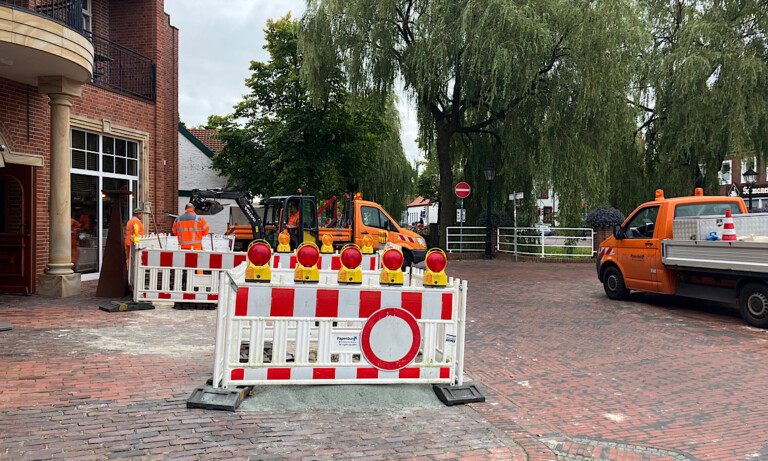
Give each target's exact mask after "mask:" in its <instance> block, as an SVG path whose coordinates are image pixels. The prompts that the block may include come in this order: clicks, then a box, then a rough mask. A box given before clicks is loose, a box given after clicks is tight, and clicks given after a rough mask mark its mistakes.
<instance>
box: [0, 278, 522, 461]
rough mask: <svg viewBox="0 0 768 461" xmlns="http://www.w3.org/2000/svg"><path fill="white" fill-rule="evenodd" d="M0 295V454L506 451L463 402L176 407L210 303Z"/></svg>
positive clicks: (198, 373) (204, 336)
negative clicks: (2, 326)
mask: <svg viewBox="0 0 768 461" xmlns="http://www.w3.org/2000/svg"><path fill="white" fill-rule="evenodd" d="M85 291H86V292H85V294H83V295H81V296H78V297H73V298H68V299H64V300H61V299H52V298H45V297H40V296H31V297H20V296H0V319H2V320H3V321H7V322H9V323H12V324H13V326H14V329H13V330H11V331H7V332H2V333H0V364H1V365H0V459H13V460H28V459H29V460H31V459H67V460H87V459H117V458H125V459H171V458H172V459H177V458H178V459H243V460H245V459H254V460H257V459H355V458H357V459H473V458H474V459H511V460H520V461H522V460H524V459H525V458H526V457H525V453H524V450H523V449H522V448H521V447H520V446H519V445H518V444H516V443H515V441H514V440H513V439H512V438H511V437H509V436H508V435H507V434H506V433H505V432H504V431H502V430H500V429H498V428H496V427H495V426H494V425H492V424H491V423H489V422H488V421H486V420H485V419H484V418H483V417H482V415H480V414H479V413H477V411H476V410H474V409H473V408H471V407H470V406H455V407H443V406H434V405H433V406H432V408H415V407H414V408H407V407H406V408H391V409H387V408H384V409H381V408H380V409H364V410H345V411H328V410H303V411H289V410H285V409H280V408H279V407H278V408H276V409H269V410H262V411H258V412H245V411H238V412H235V413H228V412H217V411H205V410H188V409H187V408H186V400H187V398H188V397H189V395H190V393H191V392H192V390H193V389H194V388H195V387H196V386H198V385H201V384H203V383H204V382H205V380H206V379H207V378H208V377H210V374H211V369H212V366H213V357H212V355H213V343H214V324H215V311H211V310H206V311H195V310H174V309H172V308H170V307H167V306H166V307H158V308H157V309H155V310H149V311H135V312H118V313H111V314H110V313H106V312H103V311H100V310H98V308H97V306H98V303H99V302H100V301H102V300H100V299H97V298H95V297H94V296H93V293H94V291H95V284H94V283H86V284H85Z"/></svg>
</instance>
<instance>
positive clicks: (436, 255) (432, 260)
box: [425, 251, 447, 272]
mask: <svg viewBox="0 0 768 461" xmlns="http://www.w3.org/2000/svg"><path fill="white" fill-rule="evenodd" d="M446 263H447V259H446V257H445V254H444V253H443V252H441V251H434V252H431V253H430V254H429V256H427V259H426V261H425V264H426V265H427V268H428V269H429V270H431V271H432V272H442V271H443V269H445V264H446Z"/></svg>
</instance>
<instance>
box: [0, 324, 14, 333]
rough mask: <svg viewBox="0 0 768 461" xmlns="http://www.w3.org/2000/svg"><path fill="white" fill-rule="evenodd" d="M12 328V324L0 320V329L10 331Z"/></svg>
mask: <svg viewBox="0 0 768 461" xmlns="http://www.w3.org/2000/svg"><path fill="white" fill-rule="evenodd" d="M10 330H13V325H11V324H10V323H5V322H0V331H10Z"/></svg>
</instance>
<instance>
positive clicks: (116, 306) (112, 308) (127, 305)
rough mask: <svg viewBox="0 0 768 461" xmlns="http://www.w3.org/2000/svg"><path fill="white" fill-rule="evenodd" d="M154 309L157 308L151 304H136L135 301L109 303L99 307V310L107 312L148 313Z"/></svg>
mask: <svg viewBox="0 0 768 461" xmlns="http://www.w3.org/2000/svg"><path fill="white" fill-rule="evenodd" d="M154 308H155V306H153V305H152V304H150V303H135V302H133V301H109V302H107V303H105V304H100V305H99V309H101V310H103V311H107V312H128V311H146V310H150V309H154Z"/></svg>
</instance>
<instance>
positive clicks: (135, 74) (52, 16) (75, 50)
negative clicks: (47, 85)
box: [0, 0, 155, 101]
mask: <svg viewBox="0 0 768 461" xmlns="http://www.w3.org/2000/svg"><path fill="white" fill-rule="evenodd" d="M3 7H6V8H3ZM4 22H7V23H8V25H7V26H6V24H4ZM30 25H31V26H32V27H30ZM3 26H6V27H3ZM4 28H5V29H11V30H12V31H13V30H14V29H18V30H19V31H20V32H19V34H21V33H23V34H25V35H31V36H32V39H30V37H27V36H25V37H22V38H24V40H21V39H18V38H16V39H14V38H13V37H11V40H8V41H7V42H4V41H3V40H2V39H0V56H3V57H4V61H3V62H2V63H0V64H3V65H0V77H6V78H9V79H11V80H16V81H20V82H23V83H28V84H31V85H36V83H37V77H39V76H41V75H38V74H40V72H41V71H40V69H44V70H43V71H42V72H43V74H42V75H57V74H60V75H64V76H66V77H69V78H73V79H75V80H78V81H88V80H90V83H91V84H93V85H94V86H98V87H101V88H106V89H108V90H111V91H115V92H118V93H121V94H125V95H127V96H131V97H134V98H139V99H143V100H147V101H154V100H155V63H154V62H153V61H152V59H150V58H148V57H146V56H143V55H141V54H139V53H137V52H135V51H133V50H130V49H128V48H126V47H124V46H122V45H119V44H117V43H114V42H112V41H110V40H108V39H107V38H104V37H100V36H98V35H96V34H93V33H91V32H90V31H88V30H85V29H84V28H83V0H0V29H4ZM64 28H66V29H68V30H69V31H74V32H76V34H73V33H71V32H68V31H67V30H64ZM29 30H31V31H32V33H29V32H27V31H29ZM18 43H27V44H30V46H28V48H30V49H28V50H27V53H28V54H27V55H25V54H23V52H22V51H19V49H18V46H16V44H18ZM56 43H63V44H64V45H63V46H61V47H59V48H62V49H59V48H57V47H55V46H52V44H56ZM51 54H53V55H54V56H49V55H51ZM7 56H10V57H7ZM73 56H74V58H76V59H72V57H73ZM80 57H83V58H84V59H77V58H80ZM30 58H32V59H30ZM67 58H70V60H74V61H75V64H77V65H78V66H73V65H72V63H70V62H67ZM41 59H42V60H43V63H45V62H47V61H46V59H47V60H48V61H50V66H45V65H35V66H31V65H27V66H25V65H24V63H31V62H38V64H39V63H40V62H39V61H40V60H41ZM83 68H84V69H83ZM88 74H90V75H88Z"/></svg>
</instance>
